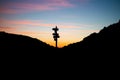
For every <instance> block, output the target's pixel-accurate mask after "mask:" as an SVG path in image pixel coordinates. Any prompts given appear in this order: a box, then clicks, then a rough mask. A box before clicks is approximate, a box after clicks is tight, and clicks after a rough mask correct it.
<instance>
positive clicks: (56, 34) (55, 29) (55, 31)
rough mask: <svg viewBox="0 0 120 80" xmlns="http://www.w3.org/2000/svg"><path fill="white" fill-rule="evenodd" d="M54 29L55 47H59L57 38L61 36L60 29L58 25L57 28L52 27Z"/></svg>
mask: <svg viewBox="0 0 120 80" xmlns="http://www.w3.org/2000/svg"><path fill="white" fill-rule="evenodd" d="M52 30H53V31H54V33H53V38H54V41H56V44H55V47H56V48H57V41H58V40H57V38H60V36H59V34H58V33H57V31H58V30H59V29H58V28H57V26H56V27H55V28H52Z"/></svg>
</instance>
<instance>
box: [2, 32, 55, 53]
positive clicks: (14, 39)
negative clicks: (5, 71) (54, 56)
mask: <svg viewBox="0 0 120 80" xmlns="http://www.w3.org/2000/svg"><path fill="white" fill-rule="evenodd" d="M0 49H1V50H8V49H9V50H12V51H15V50H18V51H28V52H30V51H34V52H37V51H41V52H42V51H43V50H44V49H54V47H53V46H50V45H48V44H46V43H45V42H42V41H40V40H38V39H36V38H31V37H29V36H25V35H18V34H12V33H6V32H0ZM44 52H45V51H44Z"/></svg>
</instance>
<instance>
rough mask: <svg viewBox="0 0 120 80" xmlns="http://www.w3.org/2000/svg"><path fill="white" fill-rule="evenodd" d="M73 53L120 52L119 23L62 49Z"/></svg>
mask: <svg viewBox="0 0 120 80" xmlns="http://www.w3.org/2000/svg"><path fill="white" fill-rule="evenodd" d="M63 49H64V50H70V51H74V52H77V53H78V52H80V53H81V52H86V51H87V52H95V53H99V52H103V53H105V52H107V53H109V52H114V53H116V52H117V53H118V52H120V21H119V22H117V23H114V24H111V25H109V26H108V27H104V28H103V29H102V30H100V31H99V33H92V34H90V35H89V36H87V37H85V38H84V39H83V40H82V41H80V42H76V43H73V44H70V45H68V46H65V47H64V48H63Z"/></svg>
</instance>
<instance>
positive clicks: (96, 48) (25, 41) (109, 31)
mask: <svg viewBox="0 0 120 80" xmlns="http://www.w3.org/2000/svg"><path fill="white" fill-rule="evenodd" d="M0 49H1V50H4V51H7V50H8V49H10V51H14V50H18V51H27V52H31V51H33V52H37V53H48V52H49V53H55V54H58V53H62V54H65V53H71V52H75V53H78V54H83V53H85V52H89V53H99V52H101V53H105V52H107V53H109V52H120V51H119V50H120V21H119V22H117V23H114V24H111V25H109V26H108V27H104V28H103V29H102V30H100V31H99V32H98V33H92V34H90V35H89V36H87V37H85V38H84V39H83V40H82V41H80V42H76V43H73V44H69V45H68V46H65V47H63V48H60V49H56V48H55V47H53V46H50V45H48V44H46V43H44V42H42V41H40V40H38V39H36V38H31V37H28V36H25V35H18V34H11V33H6V32H0Z"/></svg>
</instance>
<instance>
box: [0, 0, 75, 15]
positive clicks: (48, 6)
mask: <svg viewBox="0 0 120 80" xmlns="http://www.w3.org/2000/svg"><path fill="white" fill-rule="evenodd" d="M6 5H7V6H6ZM72 6H73V4H71V3H70V2H69V1H68V0H41V2H36V3H35V2H7V3H4V4H1V5H0V13H5V14H15V13H17V14H18V13H26V12H32V11H47V10H56V9H61V8H65V7H72Z"/></svg>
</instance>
